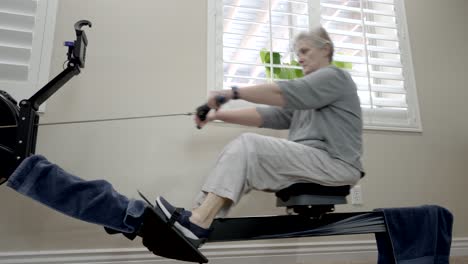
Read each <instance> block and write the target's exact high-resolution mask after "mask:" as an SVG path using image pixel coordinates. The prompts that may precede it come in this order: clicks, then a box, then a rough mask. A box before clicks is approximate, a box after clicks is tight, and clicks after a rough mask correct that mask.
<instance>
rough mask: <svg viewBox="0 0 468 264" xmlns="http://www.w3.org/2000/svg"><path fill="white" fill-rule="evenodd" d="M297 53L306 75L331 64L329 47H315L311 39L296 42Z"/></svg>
mask: <svg viewBox="0 0 468 264" xmlns="http://www.w3.org/2000/svg"><path fill="white" fill-rule="evenodd" d="M296 53H297V57H298V59H299V64H300V65H301V66H302V71H303V72H304V75H307V74H309V73H311V72H314V71H316V70H318V69H320V68H321V67H324V66H327V65H328V64H329V62H328V51H327V49H326V48H317V47H315V46H314V44H313V43H312V41H311V40H307V39H302V40H299V41H298V42H297V43H296Z"/></svg>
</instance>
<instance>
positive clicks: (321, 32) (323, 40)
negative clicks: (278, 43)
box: [294, 26, 335, 62]
mask: <svg viewBox="0 0 468 264" xmlns="http://www.w3.org/2000/svg"><path fill="white" fill-rule="evenodd" d="M301 40H308V41H311V42H312V44H313V45H314V46H315V47H317V48H319V49H321V48H323V47H325V45H327V44H328V45H330V54H328V61H329V62H332V60H333V53H334V52H335V45H334V44H333V41H332V40H331V38H330V36H329V35H328V32H327V31H326V30H325V29H324V28H323V27H322V26H319V27H317V28H315V29H313V30H310V31H308V32H302V33H299V35H297V36H296V38H295V39H294V50H296V46H297V43H298V42H299V41H301Z"/></svg>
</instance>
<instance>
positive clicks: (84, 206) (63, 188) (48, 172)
mask: <svg viewBox="0 0 468 264" xmlns="http://www.w3.org/2000/svg"><path fill="white" fill-rule="evenodd" d="M7 185H8V186H9V187H10V188H12V189H14V190H15V191H17V192H19V193H21V194H23V195H25V196H28V197H30V198H32V199H34V200H36V201H38V202H40V203H42V204H44V205H46V206H48V207H50V208H52V209H54V210H56V211H58V212H61V213H63V214H65V215H68V216H71V217H74V218H76V219H79V220H83V221H86V222H90V223H93V224H98V225H101V226H105V227H108V228H112V229H115V230H118V231H121V232H125V233H133V232H136V231H138V229H139V227H140V226H141V224H142V222H143V213H144V211H145V208H146V206H147V204H146V203H145V202H144V201H141V200H133V199H128V198H127V197H126V196H124V195H122V194H120V193H118V192H117V191H116V190H114V188H113V187H112V185H111V184H110V183H109V182H107V181H105V180H93V181H85V180H83V179H81V178H79V177H76V176H74V175H72V174H70V173H68V172H66V171H65V170H63V169H62V168H60V167H59V166H57V165H55V164H52V163H50V162H49V161H48V160H47V159H46V158H45V157H43V156H40V155H33V156H30V157H28V158H27V159H25V160H24V161H23V162H22V163H21V164H20V165H19V167H18V168H17V169H16V170H15V172H14V173H13V174H12V175H11V176H10V178H9V179H8V183H7Z"/></svg>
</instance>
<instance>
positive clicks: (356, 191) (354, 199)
mask: <svg viewBox="0 0 468 264" xmlns="http://www.w3.org/2000/svg"><path fill="white" fill-rule="evenodd" d="M351 203H352V204H362V203H363V200H362V189H361V185H356V186H354V187H353V188H352V189H351Z"/></svg>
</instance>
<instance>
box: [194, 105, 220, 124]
mask: <svg viewBox="0 0 468 264" xmlns="http://www.w3.org/2000/svg"><path fill="white" fill-rule="evenodd" d="M193 120H194V121H195V124H196V125H197V127H198V128H199V129H201V128H202V127H204V126H205V125H206V124H207V123H208V122H211V121H213V120H216V110H214V109H211V110H210V111H209V112H208V114H207V115H206V119H205V121H201V120H200V117H198V116H197V115H195V116H194V118H193Z"/></svg>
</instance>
